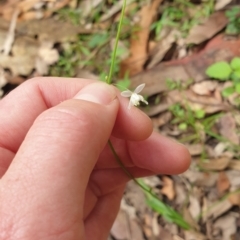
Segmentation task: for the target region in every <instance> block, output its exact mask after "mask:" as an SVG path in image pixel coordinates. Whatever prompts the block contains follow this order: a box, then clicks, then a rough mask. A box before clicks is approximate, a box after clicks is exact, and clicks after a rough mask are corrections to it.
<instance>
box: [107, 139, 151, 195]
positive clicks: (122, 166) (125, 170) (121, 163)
mask: <svg viewBox="0 0 240 240" xmlns="http://www.w3.org/2000/svg"><path fill="white" fill-rule="evenodd" d="M108 145H109V147H110V149H111V151H112V153H113V155H114V157H115V159H116V161H117V163H118V164H119V166H120V167H121V168H122V169H123V171H124V172H125V173H126V175H127V176H128V177H129V178H130V179H132V180H133V181H134V182H135V183H136V184H137V185H138V186H139V187H141V188H142V189H143V190H144V191H146V192H147V193H149V194H152V191H151V190H149V189H148V188H146V187H144V186H143V185H142V184H140V183H139V182H138V181H137V180H136V179H135V177H134V176H133V175H132V174H131V173H130V172H129V171H128V170H127V168H126V167H125V166H124V164H123V162H122V160H121V159H120V157H119V156H118V154H117V152H116V151H115V149H114V147H113V144H112V142H111V140H108Z"/></svg>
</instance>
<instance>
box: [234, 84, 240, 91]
mask: <svg viewBox="0 0 240 240" xmlns="http://www.w3.org/2000/svg"><path fill="white" fill-rule="evenodd" d="M235 91H236V92H237V93H240V83H237V84H235Z"/></svg>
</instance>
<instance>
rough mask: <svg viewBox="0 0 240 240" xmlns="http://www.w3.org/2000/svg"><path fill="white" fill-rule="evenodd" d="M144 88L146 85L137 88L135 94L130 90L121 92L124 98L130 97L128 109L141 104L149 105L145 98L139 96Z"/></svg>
mask: <svg viewBox="0 0 240 240" xmlns="http://www.w3.org/2000/svg"><path fill="white" fill-rule="evenodd" d="M144 87H145V83H143V84H140V85H139V86H137V87H136V89H135V90H134V91H133V92H131V91H130V90H127V91H123V92H121V95H122V96H123V97H130V102H129V105H128V109H130V108H131V107H132V106H138V105H139V104H140V102H144V103H145V104H148V102H147V101H146V100H145V99H144V98H143V96H142V95H140V94H138V93H140V92H141V91H142V90H143V88H144Z"/></svg>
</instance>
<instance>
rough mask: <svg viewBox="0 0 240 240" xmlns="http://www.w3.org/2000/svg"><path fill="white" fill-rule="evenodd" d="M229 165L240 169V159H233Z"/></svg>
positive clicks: (231, 167)
mask: <svg viewBox="0 0 240 240" xmlns="http://www.w3.org/2000/svg"><path fill="white" fill-rule="evenodd" d="M228 167H229V168H230V169H234V170H238V171H240V161H236V160H231V161H230V163H229V166H228Z"/></svg>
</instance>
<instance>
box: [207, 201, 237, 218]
mask: <svg viewBox="0 0 240 240" xmlns="http://www.w3.org/2000/svg"><path fill="white" fill-rule="evenodd" d="M232 206H233V204H232V203H231V202H230V201H229V200H228V199H224V200H222V201H218V202H215V203H211V204H209V205H208V208H207V211H205V212H204V213H203V219H208V218H210V217H211V218H212V219H216V218H217V217H219V216H221V215H222V214H224V213H225V212H227V211H228V210H229V209H230V208H232Z"/></svg>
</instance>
